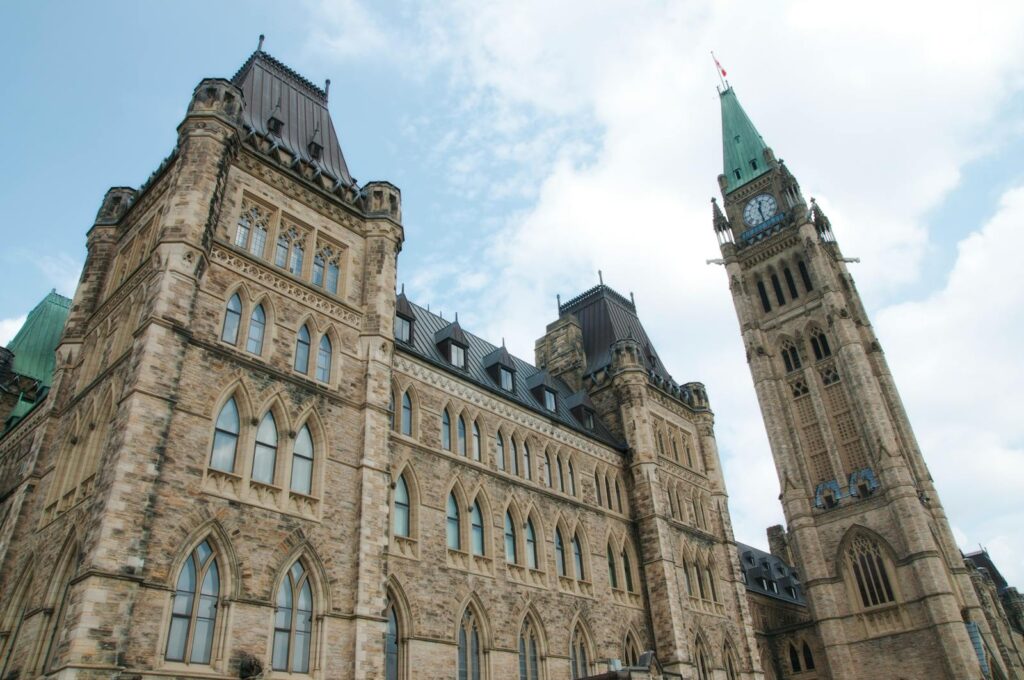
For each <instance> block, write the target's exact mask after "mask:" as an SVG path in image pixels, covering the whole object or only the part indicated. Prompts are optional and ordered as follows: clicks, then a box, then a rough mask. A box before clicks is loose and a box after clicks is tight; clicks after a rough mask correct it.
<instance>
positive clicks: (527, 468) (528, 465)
mask: <svg viewBox="0 0 1024 680" xmlns="http://www.w3.org/2000/svg"><path fill="white" fill-rule="evenodd" d="M523 472H524V473H526V478H527V479H530V480H532V479H533V463H532V461H531V460H530V443H529V442H523Z"/></svg>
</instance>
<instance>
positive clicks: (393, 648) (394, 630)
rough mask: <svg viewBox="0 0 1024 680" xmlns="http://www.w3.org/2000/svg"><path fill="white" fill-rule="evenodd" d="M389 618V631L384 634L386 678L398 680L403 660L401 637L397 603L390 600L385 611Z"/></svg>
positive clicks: (387, 679)
mask: <svg viewBox="0 0 1024 680" xmlns="http://www.w3.org/2000/svg"><path fill="white" fill-rule="evenodd" d="M384 616H385V618H387V620H388V627H387V632H386V633H385V636H384V680H398V678H399V672H400V669H401V667H402V666H401V662H402V647H401V644H402V643H401V638H400V637H399V629H398V614H397V612H395V603H394V602H390V601H389V602H388V606H387V609H386V610H385V612H384Z"/></svg>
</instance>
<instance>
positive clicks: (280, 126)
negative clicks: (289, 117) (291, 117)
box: [267, 116, 284, 137]
mask: <svg viewBox="0 0 1024 680" xmlns="http://www.w3.org/2000/svg"><path fill="white" fill-rule="evenodd" d="M267 130H269V131H270V134H272V135H277V136H278V137H280V136H281V131H282V130H284V121H283V120H281V119H280V118H277V117H276V116H271V117H270V118H268V119H267Z"/></svg>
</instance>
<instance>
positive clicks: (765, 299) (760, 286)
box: [757, 279, 772, 312]
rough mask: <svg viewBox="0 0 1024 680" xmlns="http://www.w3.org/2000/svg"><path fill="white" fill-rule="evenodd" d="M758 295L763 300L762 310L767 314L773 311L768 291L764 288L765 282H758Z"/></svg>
mask: <svg viewBox="0 0 1024 680" xmlns="http://www.w3.org/2000/svg"><path fill="white" fill-rule="evenodd" d="M757 294H758V297H760V298H761V309H763V310H764V311H765V312H770V311H772V303H771V302H769V301H768V291H767V290H765V288H764V281H761V280H760V279H758V280H757Z"/></svg>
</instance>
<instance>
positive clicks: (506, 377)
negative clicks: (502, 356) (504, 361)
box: [500, 366, 514, 392]
mask: <svg viewBox="0 0 1024 680" xmlns="http://www.w3.org/2000/svg"><path fill="white" fill-rule="evenodd" d="M500 374H501V389H503V390H505V391H506V392H511V391H512V390H513V389H514V384H513V382H512V371H510V370H509V369H507V368H505V367H504V366H501V367H500Z"/></svg>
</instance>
